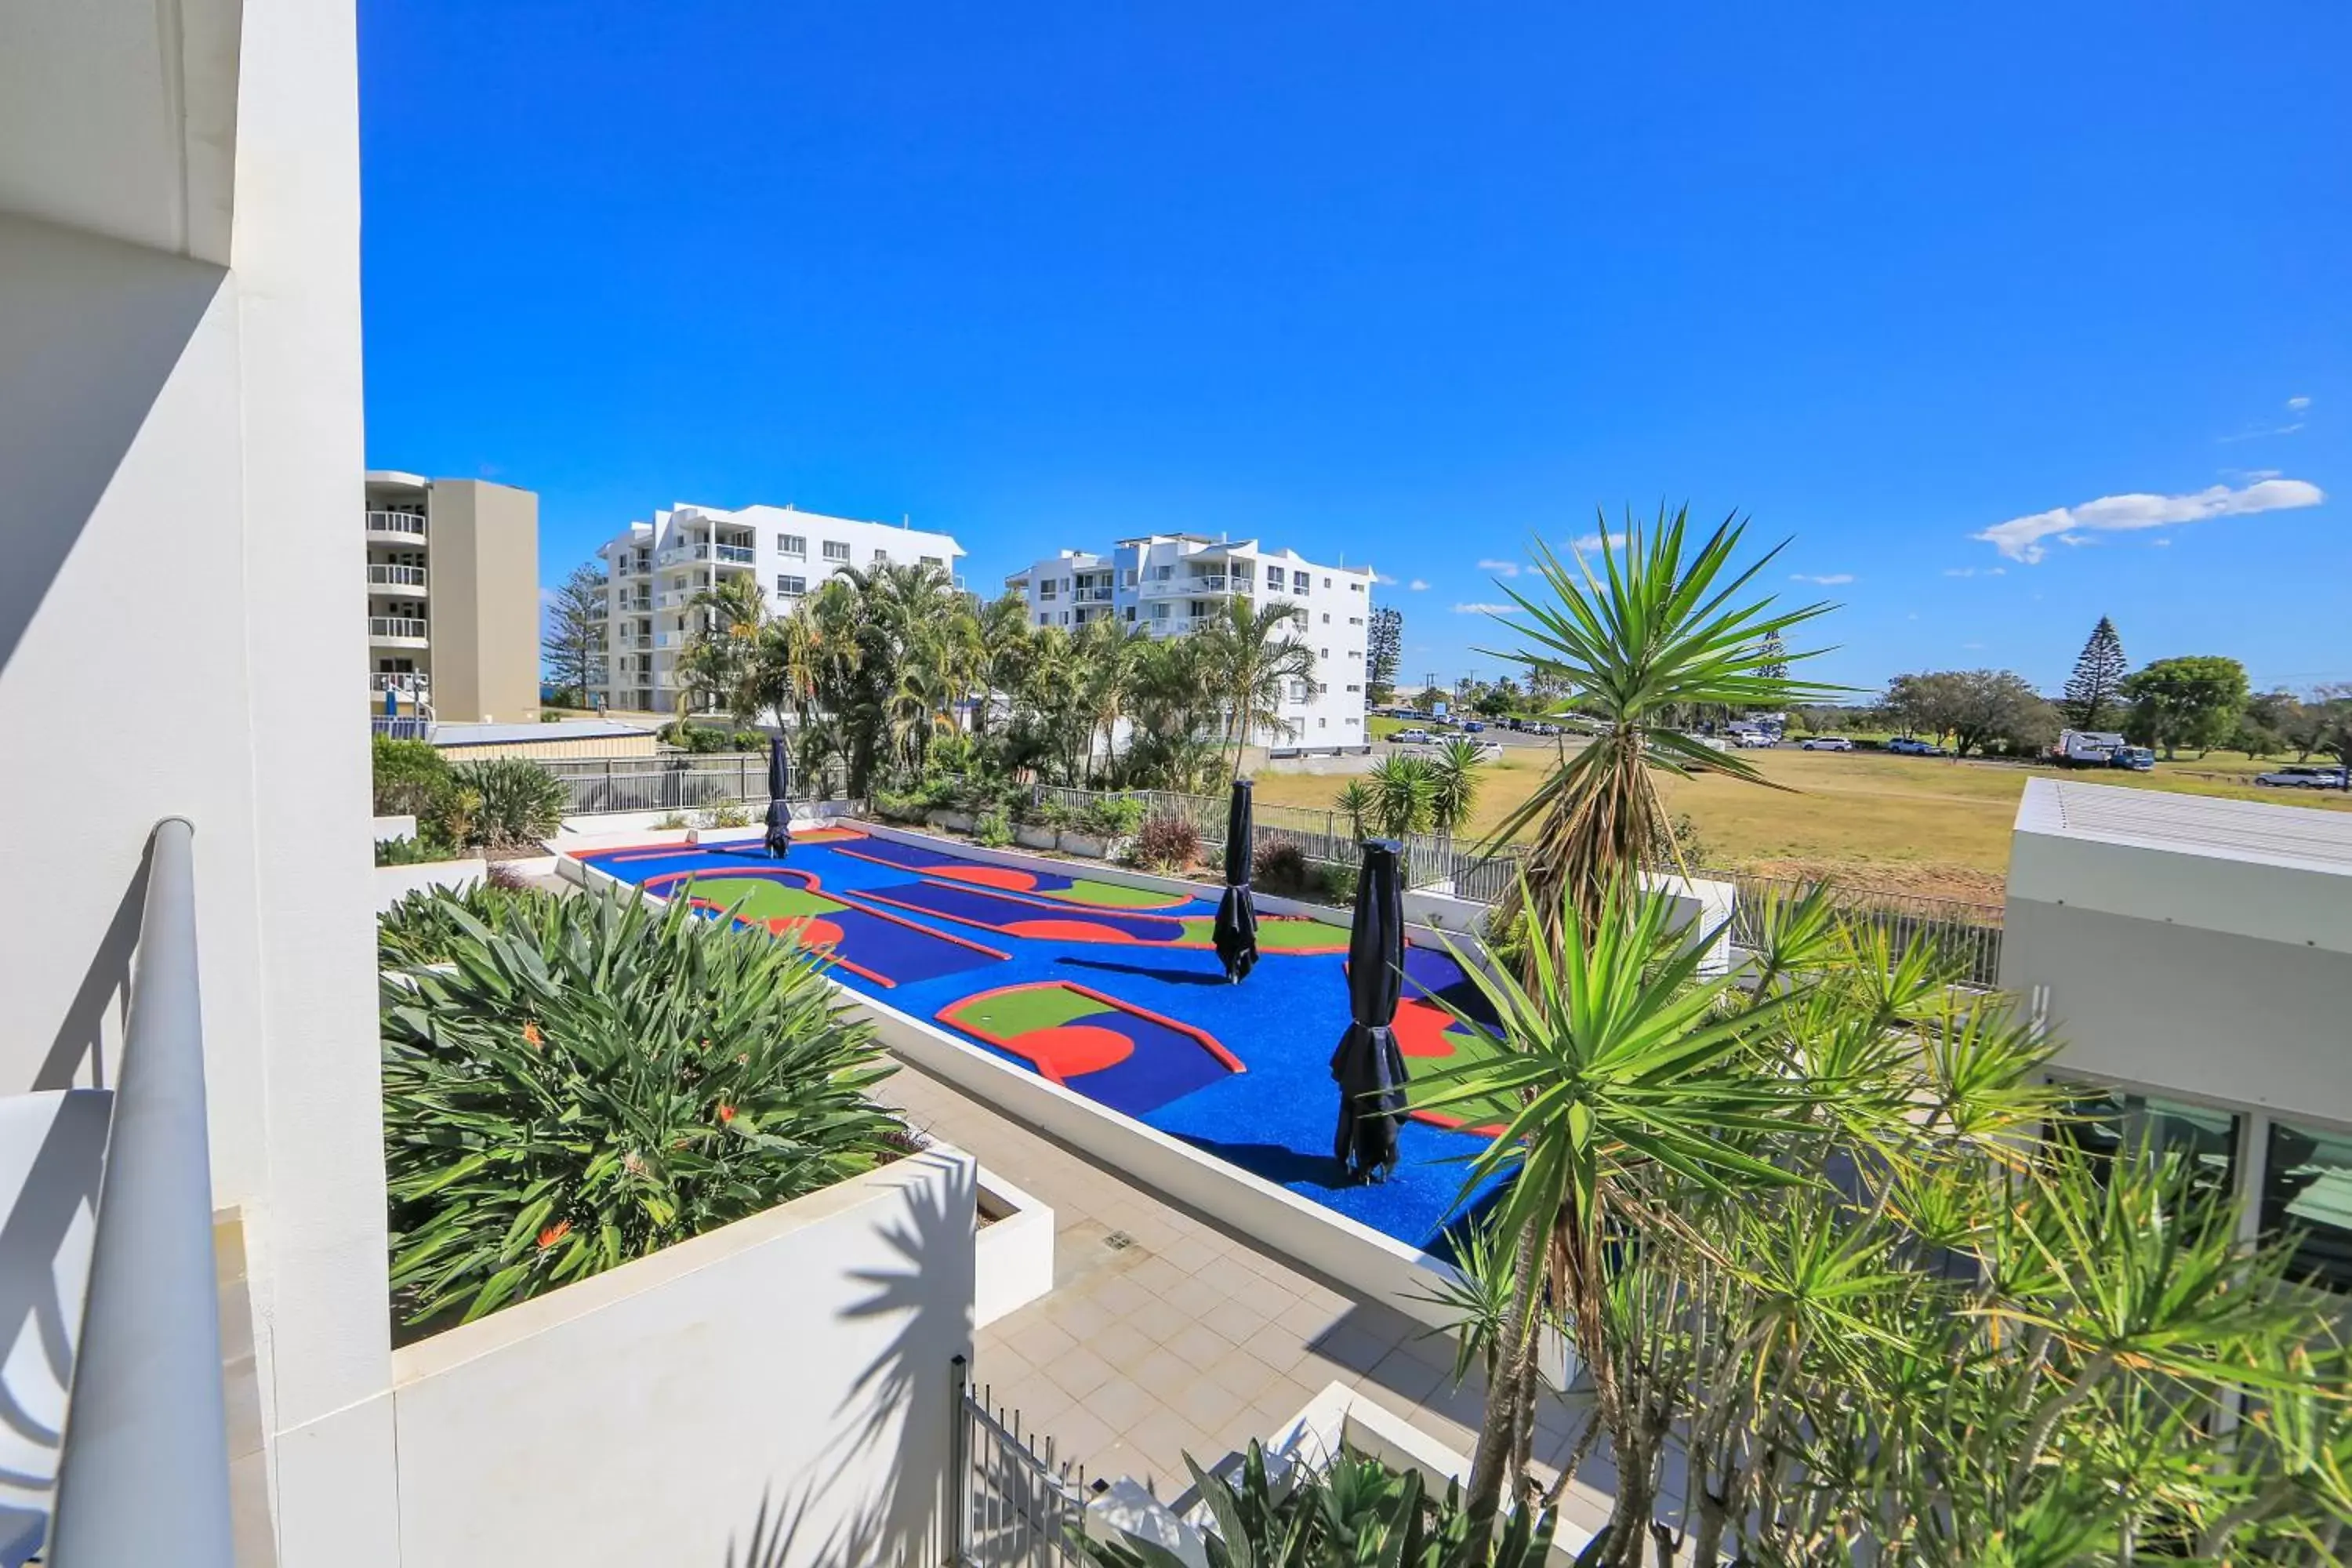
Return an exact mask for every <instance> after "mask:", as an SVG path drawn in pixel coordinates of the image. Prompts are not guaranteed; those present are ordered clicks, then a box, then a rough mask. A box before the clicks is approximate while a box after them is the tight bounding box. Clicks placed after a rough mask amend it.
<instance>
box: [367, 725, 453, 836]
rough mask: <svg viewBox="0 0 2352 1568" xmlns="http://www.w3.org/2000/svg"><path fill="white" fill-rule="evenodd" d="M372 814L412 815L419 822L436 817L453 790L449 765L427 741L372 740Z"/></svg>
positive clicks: (379, 736) (383, 738)
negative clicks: (373, 778)
mask: <svg viewBox="0 0 2352 1568" xmlns="http://www.w3.org/2000/svg"><path fill="white" fill-rule="evenodd" d="M373 763H374V773H375V814H376V815H377V816H413V817H415V818H416V819H417V821H418V822H420V823H422V822H424V821H425V819H426V818H428V817H432V816H438V815H439V814H440V807H441V802H442V799H443V797H444V796H446V795H447V794H448V793H449V791H450V789H451V788H452V787H453V786H452V784H451V783H450V778H449V763H448V762H447V760H446V758H444V757H443V756H442V755H441V753H440V752H438V751H436V750H435V749H434V748H433V746H432V745H431V743H430V742H425V741H394V740H388V739H386V738H385V737H383V736H382V735H378V736H376V737H375V744H374V747H373Z"/></svg>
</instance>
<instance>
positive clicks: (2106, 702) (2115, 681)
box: [2058, 616, 2130, 730]
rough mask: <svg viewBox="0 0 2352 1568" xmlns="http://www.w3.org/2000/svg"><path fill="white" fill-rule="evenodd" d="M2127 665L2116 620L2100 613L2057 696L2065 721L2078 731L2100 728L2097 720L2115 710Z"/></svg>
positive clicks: (2122, 641) (2122, 640)
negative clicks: (2117, 631)
mask: <svg viewBox="0 0 2352 1568" xmlns="http://www.w3.org/2000/svg"><path fill="white" fill-rule="evenodd" d="M2128 668H2130V666H2129V665H2128V664H2127V663H2126V661H2125V659H2124V639H2123V638H2122V637H2117V636H2116V623H2115V622H2113V621H2111V620H2109V619H2107V617H2106V616H2100V617H2099V624H2098V625H2097V626H2095V627H2093V628H2092V631H2091V640H2090V641H2089V642H2086V643H2084V645H2083V655H2082V657H2081V658H2077V659H2076V660H2075V661H2074V674H2072V675H2070V676H2068V677H2067V678H2066V690H2065V693H2064V694H2063V696H2061V697H2060V698H2059V699H2058V707H2059V710H2060V711H2061V712H2063V713H2064V714H2065V715H2066V722H2067V723H2068V724H2070V725H2072V726H2073V727H2074V728H2075V729H2077V730H2095V729H2097V728H2099V721H2100V720H2102V719H2104V718H2105V717H2107V716H2108V715H2109V714H2110V713H2111V712H2112V711H2113V710H2114V709H2115V706H2116V696H2117V694H2118V692H2119V691H2120V690H2121V689H2122V687H2123V683H2124V675H2125V672H2126V670H2127V669H2128Z"/></svg>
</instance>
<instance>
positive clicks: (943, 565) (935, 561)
mask: <svg viewBox="0 0 2352 1568" xmlns="http://www.w3.org/2000/svg"><path fill="white" fill-rule="evenodd" d="M923 564H924V565H926V566H936V567H938V568H939V569H940V571H942V572H944V571H946V570H947V569H948V563H947V562H946V561H944V560H943V559H941V558H940V557H939V556H937V555H926V556H924V557H923Z"/></svg>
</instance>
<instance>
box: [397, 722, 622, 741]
mask: <svg viewBox="0 0 2352 1568" xmlns="http://www.w3.org/2000/svg"><path fill="white" fill-rule="evenodd" d="M651 733H652V731H649V730H647V729H646V728H645V727H644V726H643V725H640V724H623V723H620V722H618V721H614V720H609V719H560V720H558V721H556V722H554V723H552V724H546V723H541V724H436V725H434V726H433V743H434V744H435V745H436V746H511V745H514V744H516V743H518V742H524V741H603V740H609V739H611V738H613V737H614V736H619V735H646V734H651Z"/></svg>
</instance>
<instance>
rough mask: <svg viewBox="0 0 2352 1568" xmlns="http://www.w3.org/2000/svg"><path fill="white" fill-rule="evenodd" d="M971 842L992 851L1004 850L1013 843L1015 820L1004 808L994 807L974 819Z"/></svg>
mask: <svg viewBox="0 0 2352 1568" xmlns="http://www.w3.org/2000/svg"><path fill="white" fill-rule="evenodd" d="M971 841H972V842H973V843H975V844H982V845H985V846H987V847H989V848H991V849H1002V848H1003V847H1005V846H1006V845H1008V844H1010V843H1012V842H1013V818H1012V816H1011V815H1010V814H1008V813H1007V812H1006V811H1005V809H1004V808H1003V806H1001V805H1000V806H992V807H991V808H990V809H988V810H986V811H983V812H982V813H981V814H980V815H979V816H977V817H975V818H973V819H972V825H971Z"/></svg>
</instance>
